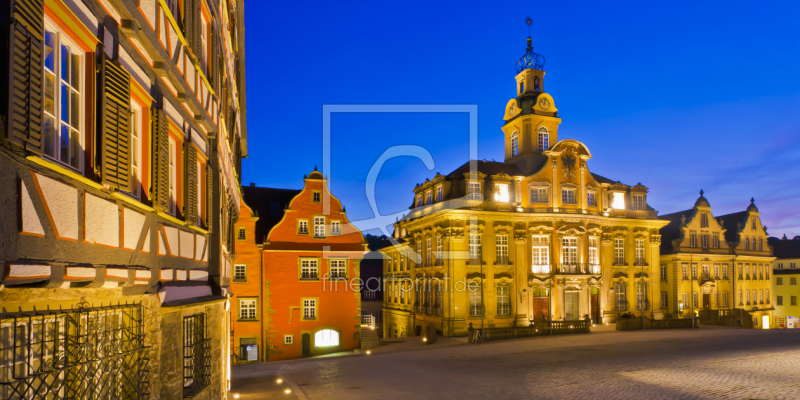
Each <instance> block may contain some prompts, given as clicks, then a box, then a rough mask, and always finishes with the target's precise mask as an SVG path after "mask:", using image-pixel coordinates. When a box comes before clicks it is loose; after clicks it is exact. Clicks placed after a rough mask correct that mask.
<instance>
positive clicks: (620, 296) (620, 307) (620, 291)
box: [614, 282, 628, 311]
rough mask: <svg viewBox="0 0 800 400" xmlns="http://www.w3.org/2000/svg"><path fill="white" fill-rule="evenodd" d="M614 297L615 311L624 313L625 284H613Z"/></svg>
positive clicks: (626, 304) (625, 302)
mask: <svg viewBox="0 0 800 400" xmlns="http://www.w3.org/2000/svg"><path fill="white" fill-rule="evenodd" d="M614 289H615V293H614V297H615V298H616V302H617V304H616V307H617V311H625V310H627V309H628V297H627V291H628V285H627V284H626V283H625V282H617V283H615V284H614Z"/></svg>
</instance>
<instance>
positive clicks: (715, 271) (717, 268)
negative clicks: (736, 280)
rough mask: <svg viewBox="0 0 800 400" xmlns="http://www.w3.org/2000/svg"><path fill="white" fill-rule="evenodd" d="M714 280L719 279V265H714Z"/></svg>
mask: <svg viewBox="0 0 800 400" xmlns="http://www.w3.org/2000/svg"><path fill="white" fill-rule="evenodd" d="M714 279H719V265H717V264H714Z"/></svg>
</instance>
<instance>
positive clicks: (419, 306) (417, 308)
mask: <svg viewBox="0 0 800 400" xmlns="http://www.w3.org/2000/svg"><path fill="white" fill-rule="evenodd" d="M415 308H416V311H417V314H422V304H419V303H417V306H416V307H415Z"/></svg>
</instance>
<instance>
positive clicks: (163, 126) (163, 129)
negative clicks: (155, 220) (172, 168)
mask: <svg viewBox="0 0 800 400" xmlns="http://www.w3.org/2000/svg"><path fill="white" fill-rule="evenodd" d="M152 121H153V129H152V130H151V132H152V134H153V156H152V160H153V167H152V171H153V179H152V183H151V186H152V188H153V189H152V190H153V208H155V209H156V210H158V211H162V212H169V125H168V122H167V114H166V113H165V112H164V110H162V109H157V108H156V109H153V118H152Z"/></svg>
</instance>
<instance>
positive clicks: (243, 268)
mask: <svg viewBox="0 0 800 400" xmlns="http://www.w3.org/2000/svg"><path fill="white" fill-rule="evenodd" d="M233 281H234V282H246V281H247V265H243V264H241V265H234V266H233Z"/></svg>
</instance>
